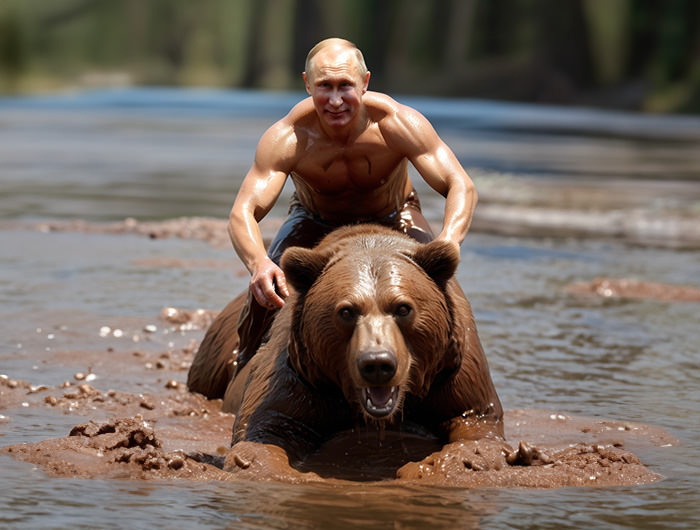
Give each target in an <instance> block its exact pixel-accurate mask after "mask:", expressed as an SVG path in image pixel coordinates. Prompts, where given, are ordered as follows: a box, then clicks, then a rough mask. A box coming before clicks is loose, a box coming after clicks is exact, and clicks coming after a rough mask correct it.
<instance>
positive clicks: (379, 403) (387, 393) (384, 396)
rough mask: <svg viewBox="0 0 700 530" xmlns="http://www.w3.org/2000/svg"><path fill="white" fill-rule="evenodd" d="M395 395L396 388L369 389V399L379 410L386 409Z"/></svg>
mask: <svg viewBox="0 0 700 530" xmlns="http://www.w3.org/2000/svg"><path fill="white" fill-rule="evenodd" d="M393 394H394V387H391V386H371V387H369V388H368V389H367V397H368V398H369V400H370V401H371V402H372V405H374V406H375V407H377V408H383V407H385V406H386V405H387V403H389V400H390V399H391V396H392V395H393Z"/></svg>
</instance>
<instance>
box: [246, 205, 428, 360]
mask: <svg viewBox="0 0 700 530" xmlns="http://www.w3.org/2000/svg"><path fill="white" fill-rule="evenodd" d="M363 222H364V223H370V222H371V223H378V224H382V225H385V226H389V227H391V228H393V229H395V230H397V231H399V232H403V233H404V234H407V235H409V236H411V237H412V238H413V239H415V240H416V241H419V242H420V243H428V242H429V241H432V239H433V237H434V236H433V232H432V230H431V229H430V226H429V225H428V223H427V221H426V220H425V218H424V217H423V213H422V212H421V208H420V201H419V200H418V195H417V194H416V192H415V191H412V192H411V193H410V194H409V196H408V198H407V199H406V202H405V203H404V205H403V207H402V208H401V209H400V210H396V211H394V212H392V213H390V214H389V215H386V216H384V217H382V218H379V219H368V220H363V221H358V222H356V224H360V223H363ZM339 226H341V225H338V224H332V223H328V222H326V221H324V220H323V219H321V218H320V217H318V216H317V215H314V214H312V213H310V212H309V211H308V210H307V209H306V208H304V206H302V205H301V203H300V202H299V200H298V199H297V197H296V195H293V196H292V200H291V204H290V206H289V216H288V217H287V219H286V220H285V221H284V223H283V224H282V227H281V228H280V230H279V232H277V235H276V236H275V239H274V240H273V241H272V243H271V244H270V248H269V249H268V252H267V254H268V256H270V259H271V260H272V261H274V262H275V263H276V264H277V265H279V263H280V259H281V258H282V254H283V253H284V251H285V250H286V249H287V248H288V247H306V248H312V247H314V246H316V244H317V243H318V242H319V241H321V239H323V237H324V236H325V235H327V234H329V233H330V232H332V231H333V230H335V229H336V228H338V227H339ZM277 311H278V310H277V309H266V308H264V307H263V306H261V305H260V304H259V303H258V301H257V300H256V299H255V297H254V296H253V294H252V293H251V292H250V291H248V299H247V300H246V304H245V307H244V308H243V311H241V316H240V318H239V320H238V340H239V345H238V358H237V361H238V363H237V365H238V370H240V369H241V368H243V366H244V365H245V364H246V363H247V362H248V361H249V360H250V359H251V357H252V356H253V355H254V354H255V352H256V351H258V348H259V347H260V345H261V344H262V342H263V340H265V339H266V338H267V337H266V335H267V333H268V331H269V329H270V325H271V324H272V320H273V319H274V317H275V314H276V313H277Z"/></svg>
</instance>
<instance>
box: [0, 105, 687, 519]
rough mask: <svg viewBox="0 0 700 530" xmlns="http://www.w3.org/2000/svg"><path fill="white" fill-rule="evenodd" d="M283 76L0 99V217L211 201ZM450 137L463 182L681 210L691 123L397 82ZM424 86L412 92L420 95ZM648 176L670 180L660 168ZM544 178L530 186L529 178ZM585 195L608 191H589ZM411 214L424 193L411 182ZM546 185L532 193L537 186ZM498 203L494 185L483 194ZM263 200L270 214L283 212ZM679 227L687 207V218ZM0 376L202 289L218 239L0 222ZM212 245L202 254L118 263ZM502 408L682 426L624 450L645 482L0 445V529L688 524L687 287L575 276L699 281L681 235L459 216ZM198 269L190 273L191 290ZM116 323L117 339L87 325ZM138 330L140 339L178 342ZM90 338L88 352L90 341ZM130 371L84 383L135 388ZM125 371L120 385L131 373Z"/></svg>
mask: <svg viewBox="0 0 700 530" xmlns="http://www.w3.org/2000/svg"><path fill="white" fill-rule="evenodd" d="M296 97H297V96H296V95H283V96H278V95H267V94H255V93H219V92H202V91H196V92H185V91H145V92H144V91H125V92H117V93H112V92H106V93H95V94H87V95H85V94H82V95H80V94H79V95H74V96H71V97H67V98H66V97H55V98H40V99H37V100H0V160H2V164H0V182H2V189H1V190H0V222H9V221H16V220H25V221H26V220H36V219H53V218H82V219H85V220H88V221H104V220H121V219H123V218H125V217H129V216H133V217H137V218H140V219H162V218H170V217H175V216H186V215H208V216H213V217H225V216H226V215H227V213H228V209H229V208H230V203H231V201H232V200H233V196H234V195H235V190H236V188H237V185H238V183H239V182H240V178H241V175H242V174H243V173H244V172H245V170H246V169H247V166H248V165H249V163H250V160H251V158H252V152H253V149H254V147H255V143H256V141H257V138H258V136H259V134H260V133H261V132H262V131H263V130H264V128H265V127H266V126H267V125H268V124H269V123H271V121H273V120H274V118H275V117H276V116H278V115H280V114H281V113H282V112H283V111H284V109H286V108H288V107H289V105H290V104H291V103H292V102H293V101H294V100H295V99H296ZM413 102H414V103H415V104H416V106H418V107H419V108H422V109H423V110H425V112H426V113H428V115H429V116H430V117H431V118H432V119H433V122H434V123H435V125H436V127H437V129H438V130H439V131H440V132H441V133H442V134H443V136H444V137H445V138H446V139H447V140H448V142H449V143H450V144H451V145H454V146H455V151H456V152H457V153H458V155H459V156H460V158H461V159H462V161H463V163H464V164H465V165H466V166H468V167H469V168H470V173H471V174H472V175H473V176H474V177H475V179H476V180H477V182H478V185H479V189H480V190H482V189H483V190H484V192H483V193H482V196H486V199H487V200H488V198H489V194H491V195H492V196H493V194H496V193H500V194H501V195H498V196H499V197H501V198H502V194H503V193H505V192H507V194H508V197H507V199H508V200H509V201H513V202H515V203H518V204H521V203H527V202H529V201H532V200H533V199H532V189H531V183H532V182H533V181H534V182H542V183H551V184H552V188H556V189H558V190H561V189H563V188H562V186H566V185H567V184H571V183H572V182H575V183H576V184H580V183H581V182H585V183H588V185H589V186H591V187H592V188H596V186H597V184H598V183H599V182H601V181H600V180H598V179H600V178H601V177H604V180H609V179H610V178H611V177H615V178H616V179H618V180H617V182H623V183H624V182H639V179H640V178H644V179H646V182H647V187H646V188H644V189H641V190H640V188H639V187H637V186H635V187H634V193H630V194H625V193H621V194H620V195H619V196H614V195H613V196H609V195H608V194H602V195H601V196H599V197H598V201H599V203H598V206H599V207H600V208H610V207H611V206H610V205H611V204H612V205H613V206H614V205H615V203H616V201H617V199H618V197H619V202H620V203H622V204H624V205H625V206H627V207H630V208H633V207H634V208H637V207H643V208H646V209H647V210H648V211H656V212H660V213H661V214H664V213H669V214H674V215H675V214H677V213H678V212H681V213H682V214H683V215H696V213H697V209H698V206H697V204H698V203H697V200H698V199H697V197H698V196H699V195H700V190H699V189H698V187H699V186H700V184H699V181H700V160H698V157H700V149H698V144H699V143H700V122H699V121H698V120H696V119H683V118H664V117H638V116H633V115H618V114H613V113H605V112H586V111H578V110H570V111H562V112H559V111H557V110H556V109H547V108H538V107H527V106H509V105H497V104H486V103H483V104H481V103H479V102H448V101H432V100H430V101H429V100H413ZM421 105H422V107H421ZM659 175H663V176H664V177H665V178H667V179H670V181H668V180H665V181H661V180H660V179H659V178H658V177H659ZM547 187H548V188H549V186H547ZM604 189H606V190H608V189H610V188H607V187H606V188H604ZM421 191H422V192H424V199H423V202H424V206H425V209H426V213H427V215H428V217H430V218H431V219H434V220H437V219H439V217H440V208H441V206H440V201H439V200H438V199H436V198H435V197H433V196H431V195H429V194H427V190H424V186H423V187H422V188H421ZM559 197H561V194H560V193H556V194H553V193H551V190H550V191H548V190H546V189H545V190H542V193H541V194H538V198H537V200H540V201H544V202H546V201H547V200H549V201H550V202H551V201H553V200H555V199H557V198H559ZM502 200H505V199H502ZM283 203H284V201H281V204H280V205H279V206H278V207H277V208H276V209H275V211H274V212H273V213H272V215H273V216H281V215H283V213H284V204H283ZM699 222H700V221H699ZM0 248H2V249H3V251H2V254H0V337H2V338H1V339H0V373H5V374H8V375H10V376H11V377H13V378H17V379H24V380H27V381H30V382H32V383H34V384H41V383H46V384H58V383H60V382H61V381H63V380H65V379H68V378H70V377H71V376H72V374H73V373H75V371H76V370H85V368H86V366H73V365H68V364H65V363H61V362H52V361H51V359H52V358H55V357H54V356H57V355H60V353H61V351H63V350H66V349H71V350H82V349H84V350H97V351H106V350H105V348H107V347H108V346H110V345H112V346H114V347H115V348H129V347H133V344H131V343H130V341H131V338H130V334H129V333H128V330H129V329H130V328H129V326H130V325H131V324H130V322H132V320H131V319H133V325H134V326H136V325H141V324H140V323H141V322H142V321H143V319H152V320H154V321H155V319H156V316H157V314H158V312H159V311H160V309H161V308H162V307H164V306H178V307H183V308H186V309H195V308H198V307H205V308H211V309H219V308H221V307H222V306H223V305H224V304H225V303H226V302H228V300H229V299H230V297H231V296H233V295H234V294H235V293H237V292H239V291H240V290H241V289H243V288H244V287H245V285H246V283H247V278H246V276H245V275H243V274H240V271H241V266H240V264H239V263H238V261H237V260H235V259H234V254H233V251H232V250H220V249H215V248H213V247H210V246H209V245H208V244H206V243H204V242H201V241H193V240H150V239H147V238H143V237H138V236H127V235H122V236H116V235H99V234H80V233H42V232H37V231H28V230H20V229H9V228H7V229H5V230H0ZM163 257H172V258H180V259H183V260H188V259H193V258H208V259H212V260H229V261H230V264H231V267H230V269H229V270H227V269H221V268H197V267H190V268H168V267H158V266H148V265H139V264H138V263H139V262H143V260H146V259H148V258H163ZM458 276H459V280H460V282H461V283H462V285H463V287H464V288H465V291H466V292H467V294H468V296H469V298H470V301H471V303H472V306H473V309H474V312H475V315H476V318H477V323H478V327H479V332H480V336H481V339H482V342H483V344H484V348H485V350H486V352H487V355H488V358H489V362H490V366H491V371H492V375H493V378H494V382H495V384H496V387H497V389H498V391H499V395H500V396H501V400H502V402H503V405H504V408H506V409H515V408H518V409H521V408H540V409H552V410H558V411H562V412H565V413H569V414H576V415H583V416H592V417H599V418H610V419H616V420H629V421H637V422H643V423H650V424H653V425H656V426H660V427H663V428H666V429H668V430H669V431H670V432H671V433H672V434H674V435H675V436H677V437H678V438H680V440H681V442H682V444H681V445H680V446H678V447H671V448H655V449H649V448H640V449H637V448H634V447H629V448H628V449H630V450H633V451H635V452H637V454H638V455H639V456H640V458H641V459H642V461H643V462H644V463H645V464H646V465H647V466H649V467H650V468H651V469H652V470H654V471H656V472H658V473H661V474H663V475H665V476H666V477H667V478H666V479H665V480H663V481H661V482H659V483H657V484H653V485H650V486H644V487H624V488H611V489H560V490H554V491H530V490H479V491H466V490H459V489H449V488H441V489H435V488H426V487H405V486H402V487H397V486H394V485H381V484H379V485H358V486H357V487H352V488H345V487H344V488H342V489H339V488H335V487H329V486H326V487H324V486H287V485H280V484H247V483H246V484H230V483H227V484H220V483H195V484H185V483H174V482H173V483H141V482H133V481H99V480H98V481H94V480H74V479H48V478H46V475H45V474H44V473H43V472H42V471H40V470H37V469H34V468H33V467H32V466H31V465H28V464H24V463H21V462H17V461H15V460H13V459H11V458H9V457H8V456H6V455H4V454H3V455H0V477H1V479H2V493H0V525H2V526H4V527H9V528H37V527H41V528H69V527H76V526H77V527H101V528H124V527H131V528H153V527H156V528H158V527H178V528H180V527H194V528H197V527H202V528H228V527H231V528H290V527H294V528H316V527H333V528H352V527H358V526H363V527H367V528H375V527H376V528H387V526H388V527H392V526H393V527H395V528H423V527H431V528H440V527H460V528H472V527H483V528H527V527H536V528H550V527H551V528H565V527H570V528H579V527H593V528H673V527H677V528H691V527H695V526H698V525H700V508H699V507H698V503H697V491H698V489H699V488H700V478H699V477H700V464H699V463H698V461H699V460H700V411H699V410H698V407H697V403H698V402H699V401H700V362H699V361H698V358H699V356H700V347H698V344H700V326H698V322H699V317H700V304H697V303H672V302H660V301H654V300H613V299H605V300H603V299H598V298H581V297H574V296H572V295H569V294H566V293H565V291H564V288H565V286H566V285H567V284H569V283H572V282H578V281H589V280H592V279H593V278H594V277H596V276H609V277H634V278H638V279H642V280H646V281H655V282H668V283H674V284H690V285H695V286H700V280H699V278H700V251H698V250H683V251H674V250H670V249H664V248H658V247H643V246H630V245H628V244H626V243H625V242H624V241H616V240H609V239H596V238H588V239H578V238H574V237H559V238H542V237H520V238H514V237H513V238H511V237H504V236H494V235H487V234H484V233H477V232H475V233H472V234H470V235H469V236H468V238H467V240H466V241H465V243H464V245H463V247H462V263H461V265H460V268H459V272H458ZM204 286H206V287H204ZM116 320H118V321H119V322H120V323H122V327H123V328H124V330H125V331H126V333H125V337H123V338H120V339H117V338H114V337H100V334H99V330H100V327H101V326H103V325H105V324H112V323H113V322H115V321H116ZM199 337H201V332H189V333H187V334H185V336H180V337H177V338H174V337H169V336H166V335H162V334H154V337H153V338H152V341H151V343H149V344H148V345H145V344H139V347H152V348H158V347H161V346H163V345H166V346H167V344H168V342H169V341H171V340H178V341H188V340H190V339H192V338H195V339H198V338H199ZM105 355H107V353H105ZM129 377H130V372H129V371H128V370H126V369H125V370H124V373H123V374H110V376H109V377H105V379H104V380H100V379H97V380H96V381H95V383H94V384H95V386H96V387H98V388H102V387H101V386H100V385H101V384H107V383H106V381H107V380H109V382H110V383H112V384H113V382H114V381H117V382H119V384H120V385H122V386H121V387H122V388H123V387H126V388H127V389H128V388H129V385H131V387H132V389H133V390H134V391H137V390H138V391H146V390H147V389H144V388H143V386H142V385H143V382H141V381H138V380H135V381H130V380H129ZM139 389H140V390H139ZM0 414H1V415H3V416H4V417H5V419H4V420H3V419H0V445H9V444H13V443H21V442H33V441H38V440H41V439H45V438H50V437H58V436H65V435H66V434H67V433H68V431H69V430H70V428H71V427H72V426H73V425H75V423H76V418H75V417H72V416H66V415H62V414H61V413H59V412H56V411H54V410H52V409H45V408H22V407H21V406H20V407H19V408H17V409H12V410H5V411H0Z"/></svg>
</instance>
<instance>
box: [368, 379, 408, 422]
mask: <svg viewBox="0 0 700 530" xmlns="http://www.w3.org/2000/svg"><path fill="white" fill-rule="evenodd" d="M361 395H362V406H363V407H364V409H365V411H367V413H368V414H369V415H371V416H374V417H375V418H383V417H384V416H388V415H389V414H391V413H392V412H393V411H394V409H395V408H396V405H397V403H398V400H399V399H398V398H399V387H397V386H370V387H365V388H363V389H362V392H361Z"/></svg>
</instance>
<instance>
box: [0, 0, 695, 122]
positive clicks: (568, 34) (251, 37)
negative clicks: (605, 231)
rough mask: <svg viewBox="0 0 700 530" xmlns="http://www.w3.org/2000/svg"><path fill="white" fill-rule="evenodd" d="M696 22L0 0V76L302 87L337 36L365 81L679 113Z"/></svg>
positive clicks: (3, 84)
mask: <svg viewBox="0 0 700 530" xmlns="http://www.w3.org/2000/svg"><path fill="white" fill-rule="evenodd" d="M698 30H700V2H697V1H696V0H665V1H664V2H658V1H654V0H567V1H562V0H411V1H405V0H198V1H196V2H194V1H192V0H51V1H46V0H0V91H4V92H18V91H36V90H44V89H47V88H56V87H59V86H62V85H63V86H65V85H71V86H76V85H78V86H81V85H83V86H85V85H88V86H89V85H105V84H107V85H109V84H125V83H131V84H141V85H156V84H157V85H176V86H192V85H207V86H220V87H245V88H259V89H294V90H300V89H301V88H302V86H303V85H302V83H301V80H300V76H299V73H300V72H301V70H302V69H303V63H304V57H305V55H306V52H307V50H308V49H309V48H310V47H311V46H313V44H315V43H316V42H317V41H319V40H320V39H322V38H325V37H329V36H342V37H345V38H348V39H350V40H352V41H354V42H356V43H357V44H358V45H359V46H360V48H361V49H362V50H363V52H364V54H365V58H366V60H367V64H368V66H369V68H370V70H371V71H372V88H374V89H378V90H385V91H389V92H393V93H422V94H431V95H438V96H459V97H481V98H497V99H513V100H522V101H535V102H537V101H543V102H555V103H570V104H587V105H600V106H614V107H622V108H632V109H642V110H661V111H685V112H688V111H697V110H696V109H697V108H698V107H700V104H699V103H698V98H699V96H698V94H700V79H699V77H700V74H698V72H699V71H700V58H699V57H700V31H698Z"/></svg>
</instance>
